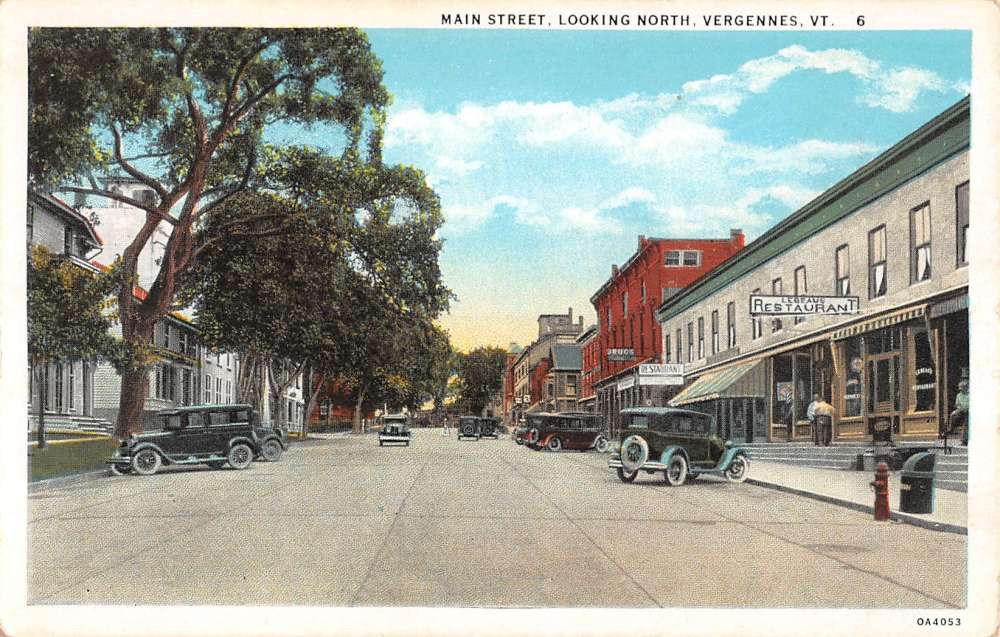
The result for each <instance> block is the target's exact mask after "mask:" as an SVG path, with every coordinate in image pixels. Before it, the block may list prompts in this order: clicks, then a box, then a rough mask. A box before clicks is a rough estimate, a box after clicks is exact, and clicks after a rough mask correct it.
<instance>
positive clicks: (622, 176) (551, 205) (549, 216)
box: [368, 29, 971, 349]
mask: <svg viewBox="0 0 1000 637" xmlns="http://www.w3.org/2000/svg"><path fill="white" fill-rule="evenodd" d="M368 35H369V38H370V40H371V42H372V46H373V49H374V51H375V53H376V54H377V55H378V56H379V57H380V58H381V59H382V61H383V68H384V72H385V84H386V86H387V87H388V89H389V90H390V92H391V93H392V94H393V96H394V101H393V104H392V106H391V107H390V109H389V117H388V122H387V132H386V139H385V155H384V156H385V160H386V161H387V162H389V163H402V164H407V165H413V166H416V167H418V168H420V169H422V170H423V171H424V172H425V173H426V174H427V178H428V180H429V182H430V183H431V185H432V186H433V187H434V188H435V190H436V191H437V193H438V195H439V196H440V198H441V204H442V210H443V212H444V216H445V223H444V226H443V227H442V228H441V230H440V233H439V234H440V236H441V237H442V238H443V239H444V247H443V250H442V254H441V268H442V273H443V276H444V279H445V283H446V284H447V285H448V286H449V287H450V288H451V289H452V290H453V291H454V292H455V294H456V295H457V297H458V300H457V301H456V302H454V303H453V304H452V307H451V311H450V313H449V314H448V316H446V317H444V318H443V320H442V324H443V325H444V327H446V328H447V329H448V330H449V331H450V333H451V335H452V340H453V343H454V344H455V345H456V346H457V347H459V348H460V349H470V348H472V347H475V346H478V345H500V346H504V347H506V346H507V345H508V344H509V343H511V342H518V343H520V344H522V345H523V344H527V343H529V342H530V341H531V340H533V339H534V338H535V337H536V336H537V323H536V318H537V316H538V315H539V314H545V313H557V312H565V311H566V309H567V308H568V307H572V308H573V310H574V315H577V314H581V313H582V314H583V316H584V317H585V321H586V322H587V323H588V324H589V323H591V322H593V321H594V309H593V306H591V305H590V297H591V295H592V294H593V293H594V292H595V291H596V290H597V289H598V288H599V287H600V286H601V284H602V283H603V282H604V281H606V280H607V279H608V277H609V275H610V272H611V266H612V264H621V263H623V262H625V261H626V260H627V259H628V258H629V257H630V256H631V255H632V254H633V252H634V251H635V249H636V245H637V237H638V235H640V234H642V235H646V236H656V237H704V238H725V237H728V236H729V229H730V228H742V229H743V230H744V232H745V233H746V235H747V240H748V241H751V240H753V239H754V238H756V237H758V236H759V235H760V234H761V233H762V232H764V231H765V230H767V229H768V228H769V227H771V226H773V225H774V224H775V223H776V222H777V221H779V220H780V219H782V218H784V217H785V216H787V215H789V214H790V213H792V212H793V211H795V210H797V209H798V208H799V207H801V206H802V205H803V204H805V203H807V202H808V201H810V200H811V199H812V198H813V197H815V196H816V195H818V194H819V193H820V192H822V191H823V190H825V189H826V188H828V187H830V186H832V185H833V184H834V183H836V182H837V181H838V180H840V179H842V178H843V177H845V176H847V175H848V174H850V173H851V172H852V171H853V170H855V169H856V168H858V167H859V166H861V165H862V164H864V163H865V162H867V161H868V160H870V159H872V158H873V157H875V156H876V155H877V154H878V153H880V152H882V151H883V150H885V149H886V148H888V147H889V146H891V145H892V144H893V143H895V142H896V141H898V140H900V139H901V138H903V137H905V136H906V135H907V134H908V133H910V132H911V131H913V130H914V129H916V128H918V127H919V126H920V125H921V124H923V123H924V122H926V121H927V120H929V119H931V118H932V117H934V116H935V115H936V114H938V113H939V112H941V111H942V110H944V109H945V108H947V107H948V106H950V105H951V104H953V103H955V102H956V101H958V100H959V99H961V98H962V97H964V96H965V95H966V94H967V92H968V90H969V84H970V82H971V52H970V45H971V39H970V34H969V33H968V32H965V31H934V32H927V31H924V32H914V31H909V32H907V31H894V32H823V33H819V32H809V31H803V30H798V31H795V32H757V33H752V32H751V33H732V32H711V33H688V32H666V31H660V32H654V31H643V32H635V31H538V30H478V29H477V30H460V29H458V30H455V29H449V30H437V29H394V30H379V29H376V30H369V31H368Z"/></svg>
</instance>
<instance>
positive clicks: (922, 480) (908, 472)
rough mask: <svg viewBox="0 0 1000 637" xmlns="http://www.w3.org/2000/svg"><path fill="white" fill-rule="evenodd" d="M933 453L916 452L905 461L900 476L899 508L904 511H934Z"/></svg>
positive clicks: (935, 458) (934, 458) (934, 457)
mask: <svg viewBox="0 0 1000 637" xmlns="http://www.w3.org/2000/svg"><path fill="white" fill-rule="evenodd" d="M936 460H937V456H935V455H934V454H933V453H927V452H923V453H915V454H913V455H912V456H910V457H909V458H908V459H907V460H906V462H905V463H903V470H902V472H901V473H900V478H899V510H900V511H902V512H903V513H933V512H934V463H935V461H936Z"/></svg>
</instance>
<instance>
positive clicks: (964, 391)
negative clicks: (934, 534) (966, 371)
mask: <svg viewBox="0 0 1000 637" xmlns="http://www.w3.org/2000/svg"><path fill="white" fill-rule="evenodd" d="M949 422H950V423H951V433H956V430H957V429H958V428H959V427H961V428H962V445H963V446H965V447H968V446H969V381H967V380H965V379H964V378H963V379H962V380H960V381H959V382H958V394H956V395H955V410H954V411H952V412H951V416H950V417H949Z"/></svg>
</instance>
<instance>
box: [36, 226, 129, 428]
mask: <svg viewBox="0 0 1000 637" xmlns="http://www.w3.org/2000/svg"><path fill="white" fill-rule="evenodd" d="M118 275H119V272H118V270H117V269H115V268H112V269H111V270H110V271H109V272H104V273H95V272H91V271H89V270H85V269H84V268H83V267H82V266H80V265H78V264H76V263H74V262H72V261H71V260H69V259H67V258H65V257H63V256H60V255H55V254H53V253H52V252H50V251H49V250H48V249H46V248H45V247H44V246H34V247H33V248H32V249H31V252H30V253H29V254H28V360H29V362H30V364H31V371H32V374H33V380H34V386H35V387H36V388H37V390H38V392H37V396H36V397H35V405H36V408H37V414H38V425H37V440H38V446H39V447H44V446H45V403H46V402H47V392H48V387H47V384H46V382H45V379H46V374H45V369H46V367H47V366H48V365H51V364H59V363H62V364H72V363H74V362H77V361H81V360H90V361H96V360H109V361H112V362H113V363H115V364H120V361H121V360H123V357H124V356H125V354H126V352H125V351H124V350H123V348H122V344H121V342H120V341H119V340H118V339H116V338H114V337H113V336H111V335H110V334H109V333H108V329H109V328H110V327H111V324H112V316H111V315H110V313H109V312H108V311H107V310H108V307H107V306H108V304H107V300H108V298H109V296H110V295H111V292H112V290H113V289H114V287H115V285H116V284H117V277H118Z"/></svg>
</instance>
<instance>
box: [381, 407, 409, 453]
mask: <svg viewBox="0 0 1000 637" xmlns="http://www.w3.org/2000/svg"><path fill="white" fill-rule="evenodd" d="M400 442H401V443H403V444H404V445H405V446H407V447H409V446H410V426H409V419H408V418H407V417H406V415H405V414H391V415H388V416H386V417H385V418H383V420H382V429H381V430H380V431H379V432H378V446H379V447H381V446H382V445H385V444H387V443H400Z"/></svg>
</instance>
